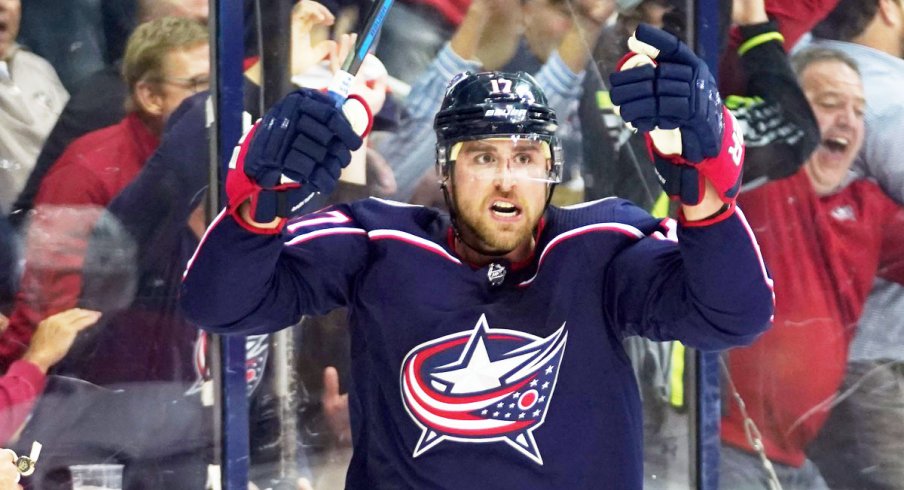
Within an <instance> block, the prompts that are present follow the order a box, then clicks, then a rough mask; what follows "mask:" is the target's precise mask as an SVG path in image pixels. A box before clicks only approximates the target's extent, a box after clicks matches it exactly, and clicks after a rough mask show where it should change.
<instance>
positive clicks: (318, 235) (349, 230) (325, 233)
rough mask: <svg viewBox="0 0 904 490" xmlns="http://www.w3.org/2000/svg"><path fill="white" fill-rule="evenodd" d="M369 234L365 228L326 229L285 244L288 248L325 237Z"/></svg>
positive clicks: (298, 237) (300, 236) (306, 234)
mask: <svg viewBox="0 0 904 490" xmlns="http://www.w3.org/2000/svg"><path fill="white" fill-rule="evenodd" d="M365 234H367V232H366V231H364V229H363V228H348V227H338V228H325V229H323V230H317V231H312V232H310V233H305V234H304V235H298V236H297V237H295V238H293V239H291V240H289V241H288V242H286V243H285V245H286V246H287V247H289V246H292V245H298V244H299V243H304V242H306V241H308V240H313V239H315V238H321V237H325V236H331V235H365Z"/></svg>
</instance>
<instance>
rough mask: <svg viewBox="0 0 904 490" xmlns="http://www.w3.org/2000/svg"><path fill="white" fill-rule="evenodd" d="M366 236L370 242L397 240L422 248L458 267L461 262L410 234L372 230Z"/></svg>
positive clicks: (439, 247)
mask: <svg viewBox="0 0 904 490" xmlns="http://www.w3.org/2000/svg"><path fill="white" fill-rule="evenodd" d="M367 236H369V237H370V239H371V240H398V241H400V242H405V243H408V244H410V245H414V246H416V247H420V248H423V249H424V250H428V251H430V252H433V253H435V254H437V255H440V256H442V257H444V258H446V259H448V260H450V261H452V262H455V263H456V264H458V265H461V261H460V260H458V259H457V258H455V257H454V256H452V254H450V253H449V252H447V251H446V250H445V249H444V248H443V247H441V246H439V245H437V244H436V243H433V242H431V241H430V240H427V239H424V238H421V237H419V236H416V235H412V234H411V233H405V232H404V231H398V230H372V231H369V232H368V233H367Z"/></svg>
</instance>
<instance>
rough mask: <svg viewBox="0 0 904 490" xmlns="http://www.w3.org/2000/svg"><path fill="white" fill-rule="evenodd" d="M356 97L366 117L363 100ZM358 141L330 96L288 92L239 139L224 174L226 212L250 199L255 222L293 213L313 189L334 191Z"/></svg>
mask: <svg viewBox="0 0 904 490" xmlns="http://www.w3.org/2000/svg"><path fill="white" fill-rule="evenodd" d="M353 97H354V96H353ZM349 100H350V101H351V100H352V99H351V98H350V99H349ZM355 100H357V103H360V104H361V105H363V106H364V110H365V112H366V113H367V117H368V118H370V110H369V109H367V107H366V104H364V102H363V100H360V99H355ZM361 143H362V140H361V137H360V136H358V134H356V133H355V131H354V130H353V129H352V126H351V125H350V124H349V121H348V119H347V118H346V116H344V115H343V112H342V111H341V110H340V109H338V108H337V107H336V106H335V103H334V102H333V100H332V99H331V98H330V97H329V96H327V95H325V94H322V93H320V92H318V91H316V90H313V89H301V90H297V91H295V92H292V93H290V94H289V95H287V96H286V97H285V98H284V99H283V100H281V101H280V102H278V103H277V104H276V105H274V106H273V107H272V108H271V109H270V110H269V111H267V114H266V115H265V116H264V118H263V119H262V120H260V121H258V122H257V123H256V124H255V125H254V126H253V127H252V128H251V130H250V131H248V133H247V134H245V136H243V137H242V139H241V141H239V144H238V146H237V147H236V149H235V152H234V153H233V155H232V160H231V161H230V162H229V173H228V174H227V177H226V195H227V197H228V200H229V204H228V210H229V213H230V214H234V215H235V214H237V210H238V208H239V206H240V205H241V204H243V203H244V202H246V201H249V200H250V205H251V208H250V216H251V218H252V219H253V220H254V221H256V222H258V223H270V222H272V221H274V220H275V219H276V218H287V217H289V216H292V215H294V214H297V213H298V211H299V210H300V209H301V207H302V206H303V205H304V204H305V203H306V202H308V201H309V200H310V199H311V197H312V196H313V195H314V194H315V193H323V194H329V193H330V192H332V191H333V188H334V187H335V186H336V182H337V181H338V179H339V174H340V173H341V172H342V168H343V167H345V166H346V165H348V164H349V162H350V161H351V152H352V151H353V150H357V149H358V148H359V147H360V146H361ZM236 219H237V221H238V222H239V224H241V225H243V226H244V227H246V228H248V229H250V230H252V231H255V232H258V233H262V232H271V233H276V232H278V231H279V230H280V229H281V228H282V224H281V225H280V226H279V227H277V228H276V229H274V230H263V229H258V228H255V227H252V226H250V225H249V224H248V223H246V222H245V221H244V220H243V219H242V218H241V217H240V216H236ZM282 223H285V219H283V220H282Z"/></svg>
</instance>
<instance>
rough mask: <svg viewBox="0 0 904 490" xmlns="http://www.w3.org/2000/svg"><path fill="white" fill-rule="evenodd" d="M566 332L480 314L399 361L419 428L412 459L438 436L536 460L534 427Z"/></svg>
mask: <svg viewBox="0 0 904 490" xmlns="http://www.w3.org/2000/svg"><path fill="white" fill-rule="evenodd" d="M567 340H568V332H566V331H565V324H562V326H561V327H560V328H559V329H558V330H556V331H555V332H554V333H552V334H551V335H550V336H549V337H546V338H540V337H537V336H534V335H530V334H527V333H525V332H519V331H517V330H508V329H496V328H489V325H488V324H487V320H486V316H485V315H481V317H480V320H479V321H478V322H477V325H475V327H474V328H473V329H472V330H470V331H463V332H459V333H455V334H452V335H447V336H445V337H442V338H439V339H436V340H432V341H429V342H426V343H423V344H421V345H419V346H417V347H415V348H414V349H412V350H411V351H410V352H409V353H408V355H407V356H406V357H405V361H404V362H403V363H402V373H401V380H400V381H401V389H402V400H403V402H404V404H405V409H406V410H407V411H408V414H409V415H410V416H411V418H412V420H414V422H415V423H416V424H417V425H418V426H419V427H420V428H421V429H422V431H423V432H422V433H421V437H420V439H419V440H418V442H417V446H416V447H415V448H414V453H413V456H414V457H418V456H420V455H421V454H423V453H424V452H426V451H428V450H429V449H430V448H432V447H434V446H436V445H437V444H439V443H441V442H442V441H444V440H452V441H458V442H466V443H499V442H503V443H505V444H508V445H509V446H511V447H512V448H514V449H515V450H517V451H518V452H520V453H521V454H523V455H525V456H527V457H528V458H530V459H531V460H532V461H534V462H536V463H537V464H540V465H542V464H543V457H542V456H541V455H540V451H539V448H538V447H537V444H536V441H535V440H534V436H533V431H535V430H536V429H538V428H539V427H540V426H541V425H543V421H544V420H545V419H546V411H547V409H548V408H549V404H550V402H551V400H552V394H553V391H554V390H555V386H556V380H557V379H558V376H559V367H560V365H561V362H562V356H563V355H564V352H565V343H566V342H567Z"/></svg>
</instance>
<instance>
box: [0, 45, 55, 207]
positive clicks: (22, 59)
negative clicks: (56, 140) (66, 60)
mask: <svg viewBox="0 0 904 490" xmlns="http://www.w3.org/2000/svg"><path fill="white" fill-rule="evenodd" d="M10 52H11V53H12V54H11V55H10V56H9V57H8V58H7V59H6V60H2V61H0V209H2V212H4V213H5V212H9V208H10V204H12V202H13V201H14V200H15V198H16V196H18V194H19V192H20V191H21V190H22V187H24V186H25V181H26V180H28V175H29V174H30V173H31V169H32V168H33V167H34V164H35V160H36V159H37V158H38V154H39V153H40V152H41V147H42V146H43V145H44V140H45V139H46V138H47V135H48V134H49V133H50V130H51V129H53V125H54V124H55V123H56V120H57V118H58V117H59V116H60V112H62V110H63V106H64V105H65V104H66V101H68V100H69V93H68V92H67V91H66V89H65V88H64V87H63V84H62V82H60V79H59V77H58V76H57V74H56V71H54V69H53V67H52V66H50V63H48V62H47V61H46V60H44V59H43V58H41V57H40V56H37V55H35V54H33V53H30V52H28V51H27V50H25V49H23V48H22V47H21V46H18V45H15V46H13V47H12V49H11V51H10Z"/></svg>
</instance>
